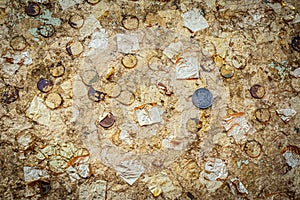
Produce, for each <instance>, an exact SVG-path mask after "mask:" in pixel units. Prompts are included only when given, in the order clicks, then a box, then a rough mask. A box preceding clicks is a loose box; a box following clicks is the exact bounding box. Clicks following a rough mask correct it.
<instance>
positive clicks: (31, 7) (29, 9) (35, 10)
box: [25, 2, 41, 17]
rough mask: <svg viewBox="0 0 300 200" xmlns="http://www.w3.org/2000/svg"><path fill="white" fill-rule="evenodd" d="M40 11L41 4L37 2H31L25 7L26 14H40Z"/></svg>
mask: <svg viewBox="0 0 300 200" xmlns="http://www.w3.org/2000/svg"><path fill="white" fill-rule="evenodd" d="M40 11H41V9H40V6H39V4H38V3H35V2H29V3H28V5H27V6H26V8H25V12H26V14H27V15H29V16H32V17H34V16H37V15H39V14H40Z"/></svg>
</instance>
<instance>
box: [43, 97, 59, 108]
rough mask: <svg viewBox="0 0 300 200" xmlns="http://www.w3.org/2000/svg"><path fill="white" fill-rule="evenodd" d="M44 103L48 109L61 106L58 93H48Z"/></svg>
mask: <svg viewBox="0 0 300 200" xmlns="http://www.w3.org/2000/svg"><path fill="white" fill-rule="evenodd" d="M45 103H46V105H47V106H48V107H49V108H51V109H55V108H57V107H59V106H60V105H61V103H62V98H61V96H60V95H59V94H58V93H50V94H48V95H47V97H46V100H45Z"/></svg>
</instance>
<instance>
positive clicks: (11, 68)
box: [0, 51, 32, 75]
mask: <svg viewBox="0 0 300 200" xmlns="http://www.w3.org/2000/svg"><path fill="white" fill-rule="evenodd" d="M6 59H9V60H11V61H10V62H9V63H8V62H5V60H6ZM0 63H1V64H2V70H3V71H4V72H5V73H7V74H9V75H13V74H15V73H16V71H17V70H18V69H19V68H20V66H21V65H22V64H23V65H30V64H32V59H31V57H30V55H29V52H27V51H26V52H22V53H21V54H10V53H8V54H7V55H5V56H3V58H1V60H0Z"/></svg>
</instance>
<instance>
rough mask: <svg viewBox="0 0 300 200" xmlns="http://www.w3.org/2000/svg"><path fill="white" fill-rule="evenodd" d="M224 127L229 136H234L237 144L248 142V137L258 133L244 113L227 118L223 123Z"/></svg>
mask: <svg viewBox="0 0 300 200" xmlns="http://www.w3.org/2000/svg"><path fill="white" fill-rule="evenodd" d="M222 125H223V126H224V128H225V130H226V131H227V134H228V136H232V137H233V138H234V140H235V141H236V142H241V141H244V140H246V139H247V135H250V134H253V133H254V132H255V131H256V130H255V128H254V127H253V126H252V125H251V124H250V123H249V122H248V121H247V119H246V117H245V116H244V113H242V112H240V113H236V114H233V115H229V116H226V117H225V118H224V119H223V121H222Z"/></svg>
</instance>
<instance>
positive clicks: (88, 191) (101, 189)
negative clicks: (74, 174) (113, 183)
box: [78, 180, 107, 200]
mask: <svg viewBox="0 0 300 200" xmlns="http://www.w3.org/2000/svg"><path fill="white" fill-rule="evenodd" d="M106 185H107V183H106V181H104V180H97V181H95V182H92V183H83V184H81V185H80V187H79V198H78V199H79V200H85V199H106Z"/></svg>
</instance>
